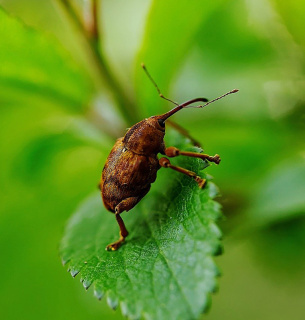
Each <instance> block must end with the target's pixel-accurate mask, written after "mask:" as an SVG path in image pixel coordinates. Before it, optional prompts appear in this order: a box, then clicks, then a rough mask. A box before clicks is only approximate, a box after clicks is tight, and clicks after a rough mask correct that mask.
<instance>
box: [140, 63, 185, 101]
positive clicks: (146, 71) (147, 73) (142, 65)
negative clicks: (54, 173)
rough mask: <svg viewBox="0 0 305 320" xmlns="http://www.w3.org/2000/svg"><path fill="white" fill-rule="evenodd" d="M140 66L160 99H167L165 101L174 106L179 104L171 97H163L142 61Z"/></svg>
mask: <svg viewBox="0 0 305 320" xmlns="http://www.w3.org/2000/svg"><path fill="white" fill-rule="evenodd" d="M141 67H142V68H143V70H144V71H145V73H146V75H147V76H148V78H149V79H150V81H151V82H152V83H153V85H154V86H155V88H156V89H157V91H158V93H159V96H160V98H162V99H164V100H167V101H169V102H171V103H173V104H175V105H176V106H179V103H177V102H175V101H173V100H171V99H168V98H166V97H164V95H163V94H162V93H161V91H160V89H159V87H158V85H157V84H156V82H155V80H154V79H153V78H152V76H151V75H150V74H149V72H148V70H147V69H146V67H145V64H144V63H141Z"/></svg>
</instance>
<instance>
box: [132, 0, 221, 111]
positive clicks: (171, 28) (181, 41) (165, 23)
mask: <svg viewBox="0 0 305 320" xmlns="http://www.w3.org/2000/svg"><path fill="white" fill-rule="evenodd" d="M222 2H223V0H217V1H210V2H205V3H204V5H203V4H202V2H200V1H196V0H191V1H190V0H188V1H186V0H181V1H175V0H169V1H162V0H155V1H154V2H153V5H152V8H151V10H150V12H149V16H148V20H147V25H146V30H145V35H144V41H143V44H142V47H141V50H140V53H139V57H138V61H137V63H136V78H137V81H136V93H137V100H138V105H140V106H141V111H142V110H143V113H142V115H143V116H145V117H146V116H148V115H153V114H158V113H160V112H161V110H162V108H161V106H162V104H164V101H163V100H162V99H160V98H158V94H157V92H156V89H155V88H154V86H153V85H152V83H151V82H150V81H149V79H148V78H147V77H146V75H145V74H144V72H143V70H141V68H140V63H141V62H144V63H145V64H146V65H147V68H148V70H150V72H151V75H152V76H153V78H154V80H155V81H156V82H157V84H158V86H159V87H160V89H161V91H162V93H163V94H164V95H165V96H168V87H169V83H170V81H171V79H172V77H173V76H174V75H175V73H176V72H177V71H178V70H179V66H181V64H182V63H183V61H184V59H185V58H186V56H187V54H188V53H189V52H190V50H191V49H192V48H193V47H194V43H195V39H196V37H197V34H198V32H199V30H200V27H201V26H202V24H203V23H204V22H205V21H206V19H207V18H208V17H209V15H210V14H211V12H213V10H215V9H216V8H217V7H218V6H219V5H220V4H221V3H222ZM173 99H174V98H173ZM186 99H187V98H186ZM174 100H175V99H174ZM163 111H164V109H163Z"/></svg>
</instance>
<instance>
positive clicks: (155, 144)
mask: <svg viewBox="0 0 305 320" xmlns="http://www.w3.org/2000/svg"><path fill="white" fill-rule="evenodd" d="M144 70H145V71H146V69H145V67H144ZM146 72H147V71H146ZM148 76H149V77H150V75H149V74H148ZM150 78H151V77H150ZM151 80H152V79H151ZM152 81H153V80H152ZM153 83H154V84H155V82H154V81H153ZM155 86H156V84H155ZM156 87H157V86H156ZM157 89H158V87H157ZM158 91H159V89H158ZM234 92H237V90H232V91H230V92H228V93H227V94H225V95H228V94H230V93H234ZM159 93H160V91H159ZM225 95H223V96H225ZM160 96H161V97H162V98H164V99H166V100H169V99H167V98H165V97H163V96H162V94H161V93H160ZM223 96H221V97H223ZM221 97H219V98H221ZM219 98H217V99H214V100H212V101H210V102H209V103H211V102H213V101H215V100H218V99H219ZM169 101H171V100H169ZM195 102H207V99H205V98H196V99H192V100H189V101H187V102H185V103H183V104H180V105H179V104H177V103H175V102H174V103H175V104H176V107H175V108H173V109H172V110H170V111H169V112H167V113H165V114H162V115H159V116H153V117H150V118H148V119H144V120H142V121H140V122H139V123H137V124H135V125H134V126H132V127H131V128H130V129H129V130H128V131H127V133H126V134H125V136H124V137H123V138H119V139H118V140H117V141H116V143H115V145H114V146H113V148H112V150H111V152H110V154H109V156H108V159H107V161H106V164H105V166H104V169H103V173H102V177H101V182H100V189H101V195H102V199H103V202H104V205H105V207H106V208H107V209H108V210H109V211H111V212H113V213H114V214H115V217H116V220H117V222H118V224H119V227H120V238H119V240H118V241H116V242H114V243H111V244H109V245H108V246H107V247H106V249H107V250H113V251H114V250H117V249H118V248H119V247H120V246H121V244H122V243H123V242H124V240H125V238H126V237H127V235H128V231H127V229H126V227H125V224H124V222H123V220H122V218H121V216H120V214H121V213H122V212H123V211H129V210H131V209H132V208H133V207H134V206H135V205H136V204H137V203H138V202H139V201H140V200H141V199H142V198H143V197H144V196H145V195H146V194H147V192H148V191H149V189H150V186H151V184H152V183H153V182H154V181H155V180H156V177H157V171H158V170H159V169H160V168H162V167H163V168H170V169H173V170H176V171H178V172H180V173H183V174H185V175H187V176H189V177H191V178H193V179H194V180H195V181H196V182H197V183H198V186H199V187H200V188H203V187H204V185H205V183H206V180H205V179H202V178H201V177H199V176H198V175H197V174H196V173H194V172H192V171H189V170H187V169H184V168H181V167H176V166H173V165H172V164H171V163H170V161H169V159H168V158H165V157H162V158H160V159H158V154H159V153H161V154H162V155H166V156H167V157H176V156H179V155H182V156H189V157H196V158H200V159H203V160H205V159H206V160H208V161H210V162H214V163H216V164H219V162H220V157H219V155H217V154H216V155H215V156H209V155H207V154H202V153H195V152H186V151H181V150H178V149H177V148H175V147H169V148H166V147H165V144H164V135H165V121H166V120H167V119H168V118H169V117H171V116H172V115H173V114H175V113H176V112H178V111H179V110H181V109H183V108H185V107H187V106H189V105H191V104H192V103H195ZM209 103H206V104H205V105H207V104H209ZM200 107H203V106H200Z"/></svg>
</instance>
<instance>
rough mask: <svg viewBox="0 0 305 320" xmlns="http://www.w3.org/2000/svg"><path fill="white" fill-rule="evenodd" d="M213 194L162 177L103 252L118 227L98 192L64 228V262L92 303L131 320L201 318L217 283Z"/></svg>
mask: <svg viewBox="0 0 305 320" xmlns="http://www.w3.org/2000/svg"><path fill="white" fill-rule="evenodd" d="M180 142H181V141H180ZM180 147H182V148H184V149H185V148H186V147H187V146H186V145H185V144H182V145H181V144H180ZM196 150H197V151H198V149H196ZM175 160H176V161H175V163H178V164H179V165H181V166H185V167H187V168H190V169H191V170H193V171H195V172H199V171H200V170H201V169H202V168H203V165H204V163H203V162H202V161H201V160H198V159H197V160H194V159H193V160H186V159H185V158H184V159H183V158H181V159H175ZM172 162H174V160H172ZM162 171H163V172H162ZM202 175H203V176H205V174H204V173H202ZM216 194H217V189H216V188H215V186H214V184H213V183H212V182H208V184H207V187H206V188H204V189H203V190H201V189H199V188H198V186H197V184H196V183H195V182H194V181H193V180H192V179H190V178H189V177H184V176H182V175H181V174H179V173H176V172H171V170H161V171H160V172H159V173H158V179H157V182H156V183H155V184H154V186H153V189H152V190H151V191H150V193H149V194H148V195H147V196H146V197H145V198H144V199H143V200H142V201H141V203H140V204H139V205H137V206H136V207H135V208H134V209H133V210H132V211H130V212H128V213H124V214H123V215H122V217H123V218H124V220H125V221H126V224H127V228H128V229H129V231H130V236H129V237H128V238H127V241H126V243H125V245H124V246H122V247H121V248H120V249H119V250H118V251H116V252H108V251H105V247H106V245H107V244H109V242H111V241H114V240H115V239H116V237H117V236H118V226H117V224H116V221H115V219H114V216H113V215H112V214H111V213H109V212H107V211H106V209H105V208H104V207H103V204H102V200H101V198H100V195H99V194H98V192H97V193H96V195H94V196H92V197H90V198H88V199H87V200H86V201H85V202H84V203H83V204H82V205H81V206H80V208H79V209H78V210H77V212H76V213H75V214H74V216H73V217H72V219H71V220H70V222H69V224H68V227H67V229H66V233H65V237H64V239H63V241H62V245H61V255H62V259H63V262H64V263H67V264H68V266H69V270H70V272H71V274H72V275H73V276H75V275H76V274H77V273H79V272H80V276H81V278H82V282H83V284H84V286H85V288H88V287H89V286H90V285H93V287H94V291H95V295H96V296H97V297H98V298H101V297H102V296H103V295H104V294H106V295H107V301H108V304H109V305H110V306H111V307H113V308H115V307H116V306H117V305H118V304H119V305H120V307H121V310H122V313H123V314H125V315H127V316H129V317H130V318H131V319H138V318H139V317H140V315H142V316H143V317H144V318H145V319H158V320H161V319H197V318H198V317H199V315H200V313H201V312H203V311H206V310H207V308H208V306H209V304H210V293H211V292H214V291H215V290H216V288H217V284H216V277H217V276H218V275H219V271H218V269H217V267H216V265H215V263H214V261H213V259H212V256H214V255H216V254H219V253H220V252H221V244H220V241H219V238H220V236H221V234H220V230H219V229H218V227H217V226H216V224H215V221H216V220H217V218H219V216H220V206H219V204H218V203H217V202H215V201H213V200H212V198H213V197H215V195H216Z"/></svg>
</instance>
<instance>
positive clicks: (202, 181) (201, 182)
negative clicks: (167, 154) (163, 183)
mask: <svg viewBox="0 0 305 320" xmlns="http://www.w3.org/2000/svg"><path fill="white" fill-rule="evenodd" d="M159 164H160V166H161V167H163V168H170V169H173V170H175V171H178V172H180V173H183V174H185V175H187V176H189V177H191V178H193V179H194V180H195V181H196V182H197V183H198V186H199V188H200V189H202V188H203V187H204V186H205V184H206V179H202V178H201V177H199V176H197V174H196V173H195V172H193V171H190V170H187V169H184V168H182V167H176V166H173V165H172V164H171V163H170V161H169V160H168V159H167V158H160V160H159Z"/></svg>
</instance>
